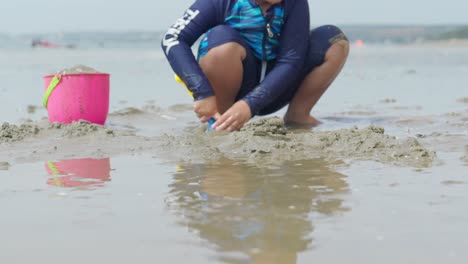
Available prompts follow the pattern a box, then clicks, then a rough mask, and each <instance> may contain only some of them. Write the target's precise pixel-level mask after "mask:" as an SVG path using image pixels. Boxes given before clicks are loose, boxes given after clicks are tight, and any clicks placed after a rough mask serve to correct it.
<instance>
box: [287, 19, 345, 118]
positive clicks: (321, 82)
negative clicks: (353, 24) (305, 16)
mask: <svg viewBox="0 0 468 264" xmlns="http://www.w3.org/2000/svg"><path fill="white" fill-rule="evenodd" d="M320 29H321V30H320ZM327 30H328V31H337V30H338V31H337V32H340V33H339V34H338V35H335V36H334V37H333V38H332V39H329V38H327V41H328V42H329V43H333V44H331V46H330V47H329V48H328V50H326V53H325V56H324V60H323V63H321V64H320V65H319V66H317V67H315V68H313V70H312V71H311V72H309V73H308V74H307V76H306V77H305V79H304V80H303V82H302V84H301V85H300V86H299V89H298V90H297V92H296V93H295V95H294V97H293V99H292V100H291V102H290V103H289V107H288V111H287V113H286V115H285V116H284V120H285V122H286V123H289V124H297V125H305V126H316V125H318V124H320V121H318V120H317V119H315V118H314V117H312V116H311V115H310V111H311V110H312V108H313V107H314V106H315V104H316V103H317V102H318V100H319V99H320V97H321V96H322V95H323V94H324V93H325V91H326V90H327V88H328V87H329V86H330V85H331V83H332V82H333V81H334V80H335V78H336V76H338V74H339V73H340V71H341V69H342V68H343V66H344V64H345V62H346V58H347V57H348V53H349V43H348V40H347V39H346V37H344V35H343V33H341V31H340V30H339V29H337V28H336V27H332V26H325V27H321V28H319V30H318V32H317V31H316V32H314V31H312V33H311V45H312V46H314V45H317V46H322V49H323V46H324V45H327V44H322V45H321V44H320V43H319V42H320V40H317V41H315V44H312V43H314V38H323V36H326V35H327V34H326V33H325V32H326V31H327ZM311 48H312V49H314V47H311ZM315 53H316V54H314V52H312V54H309V57H310V56H318V57H320V52H315ZM321 56H323V55H321ZM309 60H313V58H311V59H309Z"/></svg>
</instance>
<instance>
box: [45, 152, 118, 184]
mask: <svg viewBox="0 0 468 264" xmlns="http://www.w3.org/2000/svg"><path fill="white" fill-rule="evenodd" d="M45 167H46V170H47V172H48V174H49V175H52V176H54V177H53V178H50V179H49V180H48V181H47V184H49V185H54V186H58V187H64V188H75V187H84V186H96V185H103V184H104V183H105V182H108V181H110V180H111V177H110V170H111V168H110V159H109V158H105V159H72V160H63V161H57V162H52V161H49V162H47V163H45Z"/></svg>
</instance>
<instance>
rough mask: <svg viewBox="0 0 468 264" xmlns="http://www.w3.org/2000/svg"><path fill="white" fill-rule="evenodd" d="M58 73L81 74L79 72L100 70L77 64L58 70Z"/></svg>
mask: <svg viewBox="0 0 468 264" xmlns="http://www.w3.org/2000/svg"><path fill="white" fill-rule="evenodd" d="M58 73H59V74H62V75H66V74H81V73H100V72H99V71H97V70H96V69H93V68H91V67H89V66H85V65H81V64H78V65H75V66H73V67H70V68H67V69H63V70H61V71H59V72H58Z"/></svg>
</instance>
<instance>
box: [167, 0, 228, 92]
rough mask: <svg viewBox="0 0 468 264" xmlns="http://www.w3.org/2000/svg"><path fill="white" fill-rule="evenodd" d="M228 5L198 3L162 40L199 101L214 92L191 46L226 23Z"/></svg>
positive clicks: (205, 0)
mask: <svg viewBox="0 0 468 264" xmlns="http://www.w3.org/2000/svg"><path fill="white" fill-rule="evenodd" d="M226 2H227V1H219V0H218V1H217V0H196V1H195V3H194V4H193V5H192V6H191V7H190V8H189V9H187V11H186V12H185V13H184V15H183V16H182V17H181V18H179V19H178V20H177V21H176V23H175V24H174V25H173V26H172V27H171V28H169V30H168V31H167V33H166V34H165V36H164V37H163V39H162V41H161V46H162V49H163V50H164V54H165V55H166V57H167V59H168V61H169V63H170V65H171V67H172V69H173V70H174V72H175V73H176V74H177V75H178V76H179V77H180V78H181V79H182V80H183V81H184V83H185V84H186V85H187V87H188V89H189V90H190V91H191V92H192V93H193V97H194V99H195V100H200V99H204V98H206V97H209V96H212V95H214V93H213V89H212V88H211V85H210V83H209V81H208V79H207V78H206V76H205V75H204V74H203V71H202V70H201V68H200V66H199V65H198V63H197V61H196V60H195V57H194V55H193V53H192V49H191V46H192V45H193V43H194V42H195V41H196V40H197V39H198V38H199V37H200V36H201V35H202V34H204V33H205V32H206V31H208V30H209V29H210V28H212V27H213V26H215V25H217V24H219V23H220V21H223V17H222V16H223V14H224V6H225V3H226ZM221 23H222V22H221Z"/></svg>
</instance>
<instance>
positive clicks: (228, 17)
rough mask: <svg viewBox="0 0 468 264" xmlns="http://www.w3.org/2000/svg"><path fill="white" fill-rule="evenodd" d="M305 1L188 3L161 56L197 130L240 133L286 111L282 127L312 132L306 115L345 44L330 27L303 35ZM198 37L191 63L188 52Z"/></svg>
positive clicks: (339, 61)
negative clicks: (179, 83)
mask: <svg viewBox="0 0 468 264" xmlns="http://www.w3.org/2000/svg"><path fill="white" fill-rule="evenodd" d="M309 24H310V21H309V6H308V2H307V0H284V1H283V0H196V1H195V3H194V4H193V5H192V6H191V7H190V8H189V9H188V10H187V11H186V12H185V14H184V15H183V16H182V17H181V18H179V19H178V20H177V22H176V23H175V24H174V25H173V26H172V27H171V28H170V29H169V30H168V31H167V33H166V35H165V36H164V37H163V40H162V43H161V44H162V48H163V50H164V52H165V54H166V57H167V59H168V61H169V63H170V65H171V67H172V69H173V70H174V72H175V73H176V74H177V75H178V76H180V78H181V79H182V80H183V81H184V82H185V84H186V85H187V86H188V88H189V89H190V90H191V91H192V92H193V95H194V99H195V102H194V111H195V113H196V114H197V116H198V117H199V119H200V121H201V122H207V121H208V120H209V119H210V118H212V117H214V118H215V119H216V120H217V121H216V123H215V124H214V125H213V128H215V129H216V130H227V131H233V130H238V129H240V128H241V127H242V126H243V125H244V124H245V123H246V122H247V121H248V120H249V119H250V118H251V117H252V116H255V115H267V114H270V113H273V112H276V111H277V110H279V109H281V108H283V107H284V106H286V105H288V104H289V107H288V110H287V112H286V114H285V116H284V120H285V122H286V123H288V124H296V125H306V126H310V127H312V126H316V125H318V124H319V123H320V122H319V121H318V120H317V119H315V118H314V117H312V116H311V115H310V111H311V110H312V107H313V106H314V105H315V104H316V103H317V101H318V100H319V99H320V97H321V96H322V95H323V93H324V92H325V91H326V90H327V88H328V87H329V86H330V84H331V83H332V82H333V81H334V79H335V78H336V76H337V75H338V74H339V72H340V71H341V69H342V67H343V65H344V64H345V61H346V58H347V56H348V52H349V43H348V40H347V38H346V36H345V35H344V34H343V32H342V31H341V30H340V29H339V28H337V27H336V26H331V25H327V26H321V27H318V28H315V29H313V30H312V31H310V26H309ZM203 34H205V35H204V36H203V38H202V40H201V43H200V46H199V49H198V60H197V59H195V57H194V56H193V53H192V51H191V48H190V47H191V46H192V45H193V44H194V43H195V41H196V40H197V39H198V38H199V37H200V36H202V35H203Z"/></svg>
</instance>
